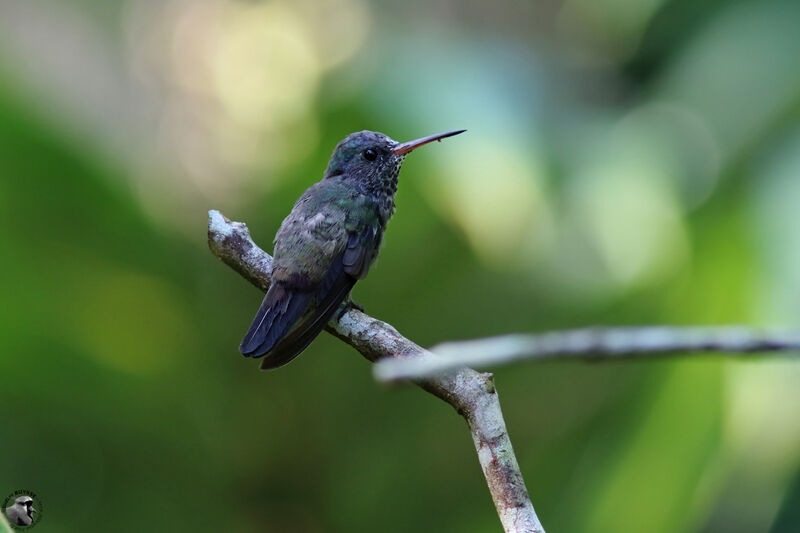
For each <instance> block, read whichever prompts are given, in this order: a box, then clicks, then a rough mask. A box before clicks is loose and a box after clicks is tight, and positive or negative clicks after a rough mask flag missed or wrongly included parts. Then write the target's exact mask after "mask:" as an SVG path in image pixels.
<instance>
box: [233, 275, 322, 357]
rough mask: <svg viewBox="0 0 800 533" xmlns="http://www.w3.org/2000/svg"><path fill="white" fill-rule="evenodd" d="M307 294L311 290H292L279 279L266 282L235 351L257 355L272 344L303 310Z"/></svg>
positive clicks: (251, 355) (279, 338)
mask: <svg viewBox="0 0 800 533" xmlns="http://www.w3.org/2000/svg"><path fill="white" fill-rule="evenodd" d="M311 296H312V293H309V292H301V291H292V290H291V289H287V288H286V287H284V286H283V285H282V284H280V283H273V284H272V285H270V287H269V290H268V291H267V294H266V296H264V300H263V301H262V302H261V307H259V308H258V312H256V316H255V318H253V323H252V324H250V329H248V330H247V333H246V334H245V336H244V339H242V342H241V344H240V345H239V351H240V352H242V354H244V355H245V356H247V357H261V356H262V355H264V354H265V353H267V352H268V351H270V350H271V349H272V348H274V347H275V345H276V344H278V342H279V341H280V340H281V338H282V337H283V336H284V335H285V334H286V332H287V331H289V329H290V328H291V327H292V326H293V325H294V324H295V322H297V321H298V320H299V319H300V317H302V316H303V314H304V313H305V312H306V310H307V309H308V306H309V304H310V303H311Z"/></svg>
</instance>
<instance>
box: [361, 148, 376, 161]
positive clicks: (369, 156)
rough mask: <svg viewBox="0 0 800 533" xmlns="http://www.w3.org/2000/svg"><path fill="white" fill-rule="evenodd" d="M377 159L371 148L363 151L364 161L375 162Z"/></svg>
mask: <svg viewBox="0 0 800 533" xmlns="http://www.w3.org/2000/svg"><path fill="white" fill-rule="evenodd" d="M377 157H378V152H376V151H375V150H373V149H372V148H367V149H366V150H364V159H366V160H367V161H375V159H377Z"/></svg>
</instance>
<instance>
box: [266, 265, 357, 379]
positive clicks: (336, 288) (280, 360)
mask: <svg viewBox="0 0 800 533" xmlns="http://www.w3.org/2000/svg"><path fill="white" fill-rule="evenodd" d="M355 282H356V280H355V278H352V277H350V276H348V275H346V274H344V273H342V274H341V275H340V276H339V277H338V278H337V279H336V280H335V281H334V283H333V286H332V287H330V288H329V290H328V293H327V294H326V295H325V296H324V299H323V300H322V301H321V302H320V303H319V306H318V307H316V308H315V309H314V311H313V312H311V313H309V314H308V315H307V316H306V317H304V318H303V321H302V322H300V324H298V326H297V327H296V328H295V329H294V331H292V332H291V333H289V335H288V336H287V337H286V338H285V339H283V340H282V341H281V342H280V343H279V344H278V345H277V346H276V347H275V349H274V350H273V351H272V353H270V354H269V355H268V356H267V357H265V358H264V360H263V361H262V362H261V370H270V369H273V368H278V367H280V366H283V365H285V364H287V363H288V362H289V361H291V360H292V359H294V358H295V357H297V356H298V355H300V354H301V353H302V352H303V350H305V349H306V347H308V345H309V344H311V341H313V340H314V339H315V338H317V335H319V334H320V332H321V331H322V330H323V329H324V328H325V325H326V324H327V323H328V321H329V320H330V319H331V317H332V316H333V314H334V313H335V312H336V310H337V309H338V308H339V304H340V303H342V300H344V299H345V297H346V296H347V293H349V292H350V289H352V288H353V285H354V284H355Z"/></svg>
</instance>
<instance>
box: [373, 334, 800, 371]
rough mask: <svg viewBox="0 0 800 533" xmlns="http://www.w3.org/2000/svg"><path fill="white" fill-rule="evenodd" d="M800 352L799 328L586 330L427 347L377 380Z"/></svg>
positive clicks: (380, 367)
mask: <svg viewBox="0 0 800 533" xmlns="http://www.w3.org/2000/svg"><path fill="white" fill-rule="evenodd" d="M798 350H800V332H798V331H782V332H781V331H772V332H768V331H760V330H758V329H755V328H751V327H746V326H717V327H670V326H646V327H638V328H637V327H625V328H590V329H575V330H568V331H553V332H548V333H541V334H535V335H523V334H520V335H503V336H501V337H489V338H486V339H476V340H471V341H460V342H446V343H443V344H439V345H437V346H434V347H433V348H431V351H433V352H434V353H436V354H438V355H440V356H441V357H437V358H433V357H431V358H427V359H425V360H421V359H419V360H413V361H395V360H387V361H381V362H380V363H378V364H377V365H375V367H374V368H373V373H374V374H375V377H376V379H378V380H380V381H394V380H398V379H413V378H419V377H425V376H433V375H436V374H438V373H440V372H445V371H452V370H453V369H455V368H459V367H461V366H465V365H469V366H477V367H482V368H485V367H487V366H497V365H502V364H508V363H513V362H516V361H522V360H528V359H530V360H551V359H558V360H566V359H579V360H584V361H597V360H602V359H623V358H649V357H655V356H662V355H666V354H675V353H685V352H718V353H722V354H724V355H729V356H741V355H742V354H751V353H753V352H795V353H793V354H792V355H797V353H796V352H797V351H798Z"/></svg>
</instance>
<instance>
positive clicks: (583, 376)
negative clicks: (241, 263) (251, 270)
mask: <svg viewBox="0 0 800 533" xmlns="http://www.w3.org/2000/svg"><path fill="white" fill-rule="evenodd" d="M798 20H800V3H798V2H796V1H790V0H786V1H779V0H775V1H770V2H760V1H748V2H733V1H722V0H712V1H707V2H695V1H692V0H566V1H545V2H530V1H526V2H503V1H500V2H480V1H477V0H472V1H465V2H459V1H456V0H434V1H428V2H425V1H422V0H410V1H406V2H389V1H379V2H368V1H367V0H323V1H320V2H315V1H311V0H301V1H291V0H266V1H242V0H209V1H196V0H167V1H157V0H117V1H106V2H92V1H89V0H59V1H42V2H32V1H30V0H3V2H2V3H0V222H1V223H2V226H1V227H2V241H0V242H2V245H0V274H2V279H3V283H2V306H0V406H1V407H2V410H3V413H4V423H3V424H2V427H1V428H0V457H1V458H2V459H0V493H2V494H0V496H3V495H5V493H7V492H8V493H10V492H11V491H13V490H15V489H18V488H28V489H30V490H33V491H35V492H36V493H37V494H38V496H39V497H40V498H41V500H42V503H43V506H44V509H43V516H42V522H41V523H40V525H39V526H38V527H39V528H40V530H37V531H42V533H45V532H72V531H102V532H106V531H115V532H141V531H234V532H244V533H247V532H256V531H259V532H261V531H274V532H323V531H324V532H327V531H342V532H344V531H386V532H407V531H441V532H451V531H452V532H483V531H498V530H499V529H500V526H499V522H498V520H497V517H496V515H495V512H494V509H493V506H492V503H491V500H490V498H489V495H488V492H487V489H486V486H485V483H484V481H483V478H482V474H481V471H480V468H479V466H478V463H477V459H476V457H475V452H474V450H473V447H472V443H471V441H470V438H469V435H468V433H467V430H466V427H465V424H464V422H463V420H462V419H461V418H460V417H458V416H457V415H456V413H455V412H453V411H452V409H451V408H450V407H449V406H447V405H446V404H444V403H443V402H441V401H440V400H438V399H435V398H433V397H431V396H429V395H427V394H424V393H422V392H420V391H419V390H416V389H414V388H410V387H399V388H388V387H384V386H381V385H378V384H376V383H375V382H374V381H373V379H372V377H371V374H370V365H369V364H368V363H366V361H364V360H363V359H362V358H361V357H360V356H359V355H358V354H357V353H356V352H355V351H354V350H352V349H351V348H349V347H348V346H346V345H344V344H343V343H341V342H339V341H338V340H336V339H334V338H332V337H331V336H329V335H322V336H321V337H320V338H319V339H318V340H317V341H315V343H314V344H313V345H312V346H311V347H310V348H309V349H308V350H307V352H306V353H305V354H304V355H303V356H302V357H300V358H299V359H298V360H297V361H296V362H294V363H292V364H291V365H290V366H288V367H286V368H283V369H281V370H280V371H278V372H271V373H262V372H259V371H258V370H257V364H254V363H253V362H252V361H249V360H245V359H243V358H242V357H241V356H240V355H239V354H238V352H237V349H236V347H237V344H238V342H239V340H240V338H241V335H242V334H243V333H244V331H245V329H246V328H247V326H248V324H249V321H250V319H251V317H252V315H253V313H254V312H255V309H256V307H257V306H258V304H259V302H260V299H261V294H259V293H258V291H257V290H255V289H254V288H253V287H251V286H250V285H249V284H247V283H246V282H245V281H244V280H243V279H242V278H240V277H239V276H238V275H237V274H235V273H234V272H233V271H231V270H230V269H229V268H227V267H225V266H224V265H223V264H222V263H220V262H219V261H218V260H217V259H216V258H214V257H213V256H212V255H211V254H210V253H209V252H208V250H207V248H206V242H205V238H206V236H205V234H206V212H207V210H208V209H220V210H222V211H223V212H224V213H225V214H226V215H227V216H229V217H231V218H233V219H236V220H242V221H246V222H247V223H248V225H249V227H250V228H251V231H252V233H253V236H254V238H255V239H256V240H257V241H258V242H259V243H261V244H262V245H263V246H264V247H265V248H267V249H271V245H270V242H271V240H272V238H273V235H274V233H275V231H276V229H277V227H278V225H279V224H280V221H281V220H282V218H283V217H284V216H286V214H287V213H288V212H289V209H290V208H291V205H292V204H293V202H294V200H295V199H296V198H297V196H298V195H299V194H300V193H301V192H302V191H303V190H304V189H305V188H306V187H308V186H309V185H310V184H311V183H313V182H314V181H316V180H317V179H319V178H320V177H321V175H322V171H323V169H324V167H325V165H326V162H327V158H328V156H329V155H330V152H331V150H332V149H333V146H334V145H335V143H336V142H337V141H338V140H339V139H341V138H342V137H344V136H345V135H347V134H348V133H350V132H351V131H356V130H361V129H372V130H378V131H383V132H385V133H387V134H389V135H390V136H392V137H393V138H395V139H398V140H401V141H402V140H408V139H411V138H415V137H418V136H422V135H426V134H430V133H434V132H438V131H442V130H447V129H452V128H468V129H469V132H468V133H467V134H465V135H462V136H459V137H457V138H454V139H449V140H448V141H446V142H445V143H442V144H436V145H433V146H431V147H426V148H425V149H423V150H420V151H419V152H415V153H414V154H413V155H412V156H411V157H409V158H408V160H407V161H406V163H405V165H404V170H403V172H402V174H401V181H400V190H399V193H398V197H397V205H398V209H397V213H396V216H395V218H394V220H393V221H392V222H391V224H390V226H389V230H388V232H387V235H386V238H385V241H384V242H385V244H384V248H383V250H382V253H381V256H380V259H379V260H378V263H377V264H376V265H375V267H373V269H372V272H371V273H370V276H369V278H368V280H367V281H366V282H363V283H361V284H359V285H358V286H357V287H356V289H355V292H354V298H355V299H356V300H357V301H358V302H360V303H361V304H363V305H364V306H365V307H366V309H367V311H368V312H369V313H371V314H372V315H374V316H376V317H378V318H381V319H384V320H387V321H388V322H390V323H392V324H393V325H394V326H396V327H397V328H398V329H399V330H400V331H401V332H403V333H404V334H406V335H407V336H408V337H410V338H411V339H413V340H415V341H416V342H418V343H420V344H422V345H430V344H433V343H436V342H440V341H444V340H448V339H461V338H470V337H476V336H484V335H492V334H499V333H508V332H515V331H540V330H547V329H552V328H568V327H576V326H583V325H590V324H630V325H636V324H653V323H664V324H724V323H748V324H754V325H771V326H792V325H794V324H797V322H798V318H800V231H799V230H800V222H799V220H800V219H799V218H798V205H800V204H799V202H800V121H798V119H799V118H800V68H798V65H800V32H798V31H797V21H798ZM496 383H497V386H498V389H499V391H500V395H501V399H502V402H503V406H504V409H505V414H506V420H507V423H508V426H509V429H510V432H511V437H512V440H513V442H514V446H515V449H516V452H517V455H518V458H519V461H520V463H521V466H522V470H523V473H524V475H525V478H526V481H527V485H528V488H529V490H530V492H531V495H532V498H533V502H534V505H535V507H536V509H537V511H538V513H539V516H540V517H541V519H542V521H543V523H544V525H545V527H546V528H547V529H548V530H549V531H553V532H556V531H565V532H594V531H598V532H599V531H617V532H651V533H652V532H696V531H726V532H730V531H747V532H789V531H797V530H798V527H800V525H798V524H800V469H799V467H800V386H798V385H800V366H798V364H797V363H796V362H792V361H791V360H788V359H780V358H770V359H768V360H762V361H756V360H750V361H745V362H742V361H729V360H722V359H716V358H710V357H708V358H706V357H697V358H684V359H680V360H672V361H666V360H661V361H653V362H646V363H644V362H642V363H637V362H627V363H602V364H591V365H588V364H578V363H547V364H536V365H518V366H514V367H510V368H503V369H501V370H499V371H498V372H497V374H496Z"/></svg>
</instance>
